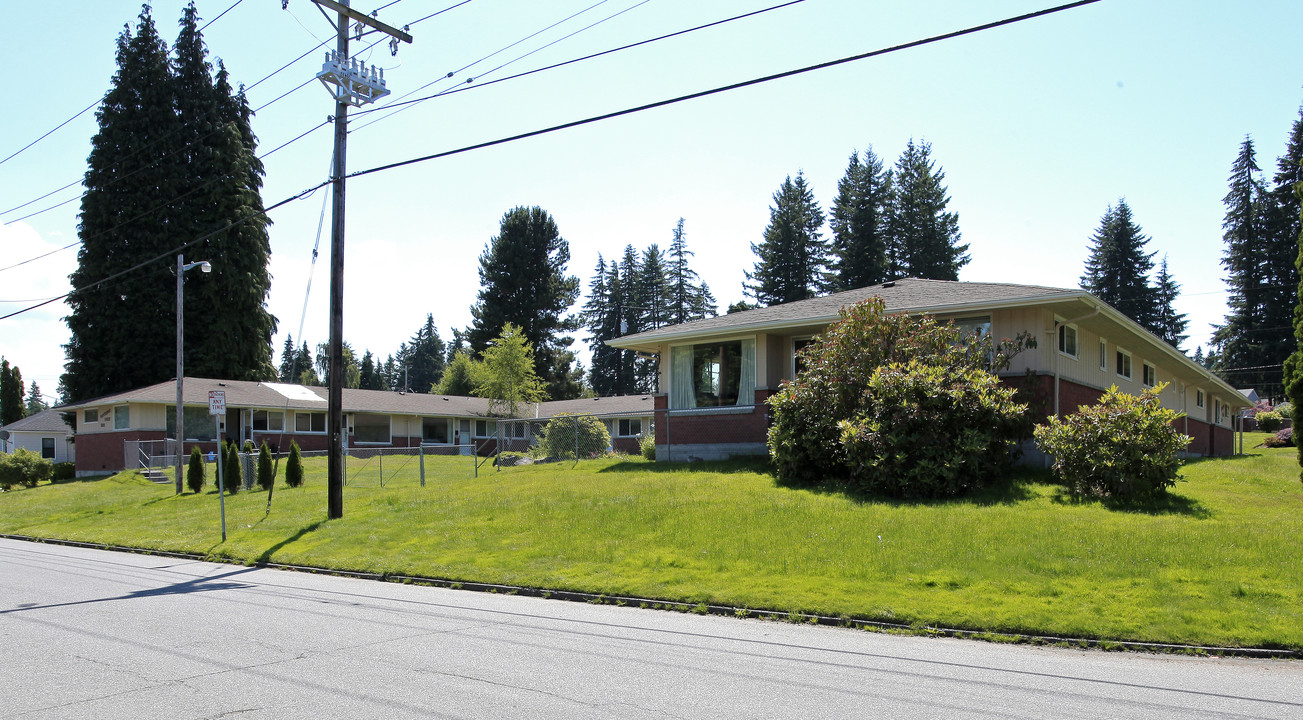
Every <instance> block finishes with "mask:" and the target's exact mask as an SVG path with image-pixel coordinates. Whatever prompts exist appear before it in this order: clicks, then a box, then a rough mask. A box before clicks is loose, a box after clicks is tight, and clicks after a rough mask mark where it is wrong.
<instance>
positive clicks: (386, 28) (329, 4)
mask: <svg viewBox="0 0 1303 720" xmlns="http://www.w3.org/2000/svg"><path fill="white" fill-rule="evenodd" d="M312 2H314V3H316V4H318V5H320V6H322V7H324V8H327V9H330V10H334V11H335V12H337V13H339V14H340V15H343V16H345V17H348V18H350V19H353V20H356V21H358V22H360V23H362V24H363V25H366V26H368V27H372V28H375V29H376V30H379V31H380V32H382V33H384V34H386V35H392V36H393V37H396V38H398V39H399V40H402V41H403V42H405V43H410V42H411V41H412V36H411V35H408V34H407V33H405V32H403V31H402V30H399V29H398V28H396V27H394V26H392V25H386V24H385V23H382V22H380V21H379V20H377V19H375V18H373V17H371V16H370V15H366V14H364V13H361V12H358V11H357V10H354V9H353V8H351V7H348V6H347V5H341V4H339V3H337V2H335V0H312Z"/></svg>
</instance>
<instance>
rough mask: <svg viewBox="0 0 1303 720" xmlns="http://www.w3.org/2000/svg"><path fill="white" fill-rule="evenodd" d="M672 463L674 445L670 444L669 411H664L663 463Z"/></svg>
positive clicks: (667, 409)
mask: <svg viewBox="0 0 1303 720" xmlns="http://www.w3.org/2000/svg"><path fill="white" fill-rule="evenodd" d="M673 461H674V443H672V442H670V410H669V408H666V409H665V462H673Z"/></svg>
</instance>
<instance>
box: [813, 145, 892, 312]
mask: <svg viewBox="0 0 1303 720" xmlns="http://www.w3.org/2000/svg"><path fill="white" fill-rule="evenodd" d="M891 196H892V179H891V170H890V169H887V170H884V169H883V165H882V160H880V159H879V158H878V156H877V155H875V154H874V153H873V148H872V147H870V148H869V149H867V150H865V151H864V160H863V162H861V161H860V155H859V153H858V152H852V153H851V159H850V162H849V163H848V164H847V166H846V173H845V174H844V175H843V176H842V179H841V180H840V181H838V183H837V197H836V198H835V199H834V200H833V204H832V209H831V211H830V212H829V213H828V224H829V226H830V227H831V228H832V257H833V260H832V264H831V270H832V277H831V278H830V279H829V281H830V283H831V285H832V288H833V289H834V290H835V291H841V290H854V289H855V288H862V287H867V286H869V285H876V284H878V283H880V282H882V281H884V280H886V279H887V278H888V266H887V242H888V239H889V235H888V225H889V220H890V218H891V209H892V200H891Z"/></svg>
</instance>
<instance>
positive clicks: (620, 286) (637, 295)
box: [607, 245, 646, 395]
mask: <svg viewBox="0 0 1303 720" xmlns="http://www.w3.org/2000/svg"><path fill="white" fill-rule="evenodd" d="M614 270H615V265H612V275H611V276H610V277H609V278H608V281H607V283H608V285H607V287H608V291H609V292H610V293H611V295H612V297H613V298H614V307H615V308H617V309H618V314H619V318H620V326H619V332H620V335H632V334H634V333H640V332H642V331H643V330H645V329H646V328H644V327H643V326H642V306H643V302H644V298H643V297H642V293H641V292H640V288H639V284H638V278H639V276H640V274H641V270H642V268H641V267H640V265H639V263H638V251H637V250H634V248H633V245H626V246H625V247H624V258H623V259H622V260H621V261H620V265H619V273H618V274H616V273H614ZM619 352H620V356H619V357H620V360H619V363H618V364H617V366H616V374H615V387H614V388H612V394H614V395H632V394H633V393H636V392H638V376H637V368H636V363H637V360H638V353H636V352H635V351H633V350H620V351H619Z"/></svg>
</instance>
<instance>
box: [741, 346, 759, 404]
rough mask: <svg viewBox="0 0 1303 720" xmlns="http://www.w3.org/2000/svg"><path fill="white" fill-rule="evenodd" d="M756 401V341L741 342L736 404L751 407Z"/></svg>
mask: <svg viewBox="0 0 1303 720" xmlns="http://www.w3.org/2000/svg"><path fill="white" fill-rule="evenodd" d="M755 401H756V341H755V338H751V339H749V340H743V341H742V368H741V374H740V375H739V376H738V383H737V404H738V405H753V404H755Z"/></svg>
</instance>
